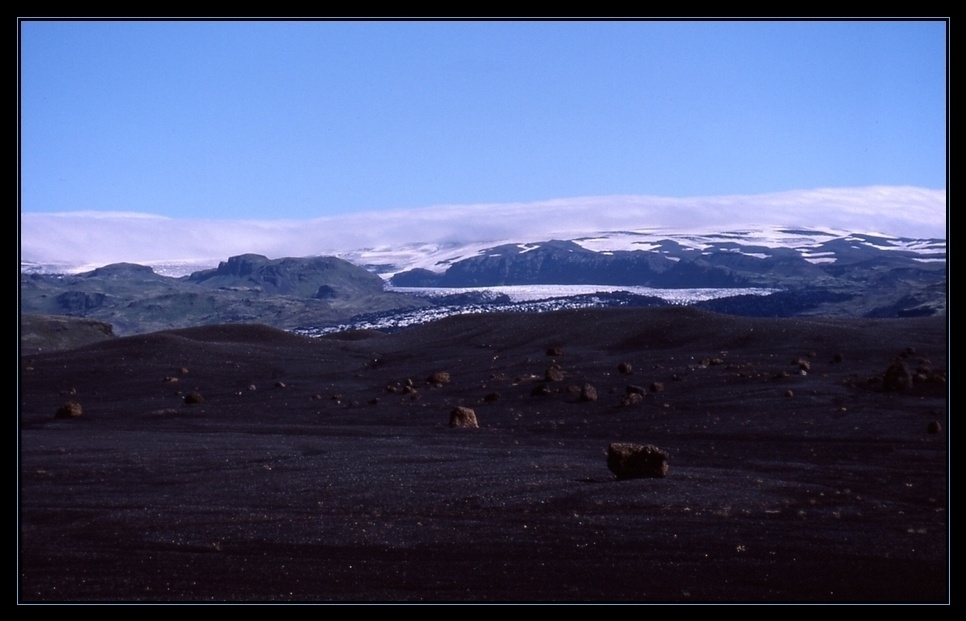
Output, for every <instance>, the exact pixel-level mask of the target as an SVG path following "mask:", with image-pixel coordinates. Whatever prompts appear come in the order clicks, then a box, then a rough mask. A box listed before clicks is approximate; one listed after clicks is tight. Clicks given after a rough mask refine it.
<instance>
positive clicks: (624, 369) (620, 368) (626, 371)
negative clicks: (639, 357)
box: [617, 362, 634, 375]
mask: <svg viewBox="0 0 966 621" xmlns="http://www.w3.org/2000/svg"><path fill="white" fill-rule="evenodd" d="M617 372H618V373H620V374H621V375H630V374H631V373H633V372H634V367H633V366H632V365H631V363H630V362H622V363H620V364H619V365H617Z"/></svg>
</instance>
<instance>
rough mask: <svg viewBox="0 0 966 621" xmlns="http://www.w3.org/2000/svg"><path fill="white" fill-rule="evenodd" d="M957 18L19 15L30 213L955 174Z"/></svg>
mask: <svg viewBox="0 0 966 621" xmlns="http://www.w3.org/2000/svg"><path fill="white" fill-rule="evenodd" d="M946 28H947V24H946V23H945V22H943V21H863V22H816V21H808V22H722V21H707V22H627V21H623V22H397V21H387V22H361V23H360V22H319V21H307V22H306V21H303V22H224V21H222V22H137V21H117V22H91V21H73V22H71V21H65V22H55V21H22V22H20V29H21V30H20V36H21V38H20V52H21V64H20V70H21V74H20V103H21V144H20V147H21V205H20V208H21V212H22V213H23V214H28V213H52V212H72V211H109V212H137V213H146V214H157V215H161V216H166V217H170V218H179V219H180V218H201V219H258V220H276V219H312V218H325V217H332V216H342V215H347V214H352V213H355V212H372V211H381V210H399V209H412V208H419V207H429V206H433V205H464V204H465V205H471V204H481V203H501V204H506V203H527V202H533V201H546V200H549V199H557V198H567V197H582V196H583V197H586V196H613V195H623V196H629V195H646V196H662V197H695V196H721V195H736V194H739V195H755V194H765V193H773V192H787V191H791V190H807V189H814V188H855V187H864V186H914V187H918V188H928V189H933V190H945V188H946V172H947V163H946V142H947V127H946V116H947V109H946V106H947V93H946V86H947V84H946V80H947V69H946V62H947V52H946V36H947V31H946ZM643 224H646V223H642V225H643Z"/></svg>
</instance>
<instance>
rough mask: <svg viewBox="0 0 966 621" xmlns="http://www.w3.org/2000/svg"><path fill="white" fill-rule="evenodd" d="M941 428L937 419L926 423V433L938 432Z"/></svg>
mask: <svg viewBox="0 0 966 621" xmlns="http://www.w3.org/2000/svg"><path fill="white" fill-rule="evenodd" d="M942 430H943V426H942V425H940V424H939V421H938V420H931V421H929V424H928V425H926V433H939V432H940V431H942Z"/></svg>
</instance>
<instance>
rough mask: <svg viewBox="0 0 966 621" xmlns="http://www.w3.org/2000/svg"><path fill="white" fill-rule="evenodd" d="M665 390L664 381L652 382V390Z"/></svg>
mask: <svg viewBox="0 0 966 621" xmlns="http://www.w3.org/2000/svg"><path fill="white" fill-rule="evenodd" d="M663 390H664V383H663V382H651V392H661V391H663Z"/></svg>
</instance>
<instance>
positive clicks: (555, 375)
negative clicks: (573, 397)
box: [544, 366, 564, 382]
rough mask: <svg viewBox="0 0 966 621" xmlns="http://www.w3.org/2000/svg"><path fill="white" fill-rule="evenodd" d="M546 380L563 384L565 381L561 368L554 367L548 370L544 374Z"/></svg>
mask: <svg viewBox="0 0 966 621" xmlns="http://www.w3.org/2000/svg"><path fill="white" fill-rule="evenodd" d="M544 378H545V379H546V380H547V381H548V382H562V381H563V379H564V374H563V371H561V370H560V367H553V366H552V367H549V368H548V369H547V372H546V373H545V374H544Z"/></svg>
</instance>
